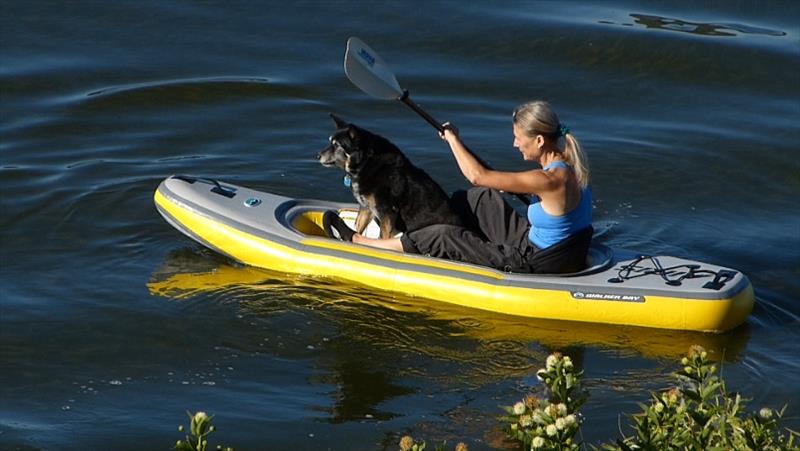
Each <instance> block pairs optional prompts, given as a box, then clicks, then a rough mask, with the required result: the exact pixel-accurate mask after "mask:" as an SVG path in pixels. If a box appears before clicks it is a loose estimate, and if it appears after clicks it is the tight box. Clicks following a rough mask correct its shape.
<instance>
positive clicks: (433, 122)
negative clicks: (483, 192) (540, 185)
mask: <svg viewBox="0 0 800 451" xmlns="http://www.w3.org/2000/svg"><path fill="white" fill-rule="evenodd" d="M397 100H399V101H401V102H403V103H404V104H405V105H406V106H408V107H409V108H411V109H412V110H414V112H415V113H417V114H419V115H420V117H422V118H423V119H425V121H426V122H428V123H429V124H431V126H432V127H433V128H435V129H436V130H437V131H438V132H439V133H444V126H442V124H441V123H439V121H437V120H436V119H434V118H433V116H431V115H430V114H428V112H427V111H425V110H423V109H422V107H421V106H419V105H418V104H417V102H414V101H413V100H411V96H409V95H408V90H407V89H404V90H403V94H401V95H400V97H398V98H397ZM464 148H465V149H467V151H468V152H469V153H470V155H472V156H473V157H474V158H475V159H476V160H478V163H480V164H482V165H483V167H485V168H486V169H489V170H491V169H492V167H491V166H489V165H488V164H487V163H486V162H485V161H483V160H482V159H481V157H479V156H477V155H475V153H474V152H473V151H471V150H469V148H467V146H464ZM513 194H514V196H516V197H517V199H519V201H520V202H522V203H523V205H530V203H531V200H530V199H529V198H528V196H525V195H524V194H517V193H513Z"/></svg>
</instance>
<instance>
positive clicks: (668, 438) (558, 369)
mask: <svg viewBox="0 0 800 451" xmlns="http://www.w3.org/2000/svg"><path fill="white" fill-rule="evenodd" d="M681 365H682V368H681V369H679V370H678V371H677V372H676V373H675V378H676V381H677V385H676V386H675V387H673V388H671V389H669V390H667V391H665V392H663V393H660V394H656V393H651V399H650V403H649V404H640V407H641V409H642V411H641V412H640V413H636V414H633V415H631V416H630V419H631V424H630V429H632V434H631V435H630V436H622V437H621V438H619V439H617V440H616V441H615V442H614V443H608V444H603V445H601V449H603V450H606V451H637V450H759V451H760V450H767V451H772V450H800V446H798V444H796V443H800V434H799V433H797V432H795V431H792V430H790V429H788V428H782V427H781V426H780V422H781V420H782V418H783V414H784V411H785V410H786V407H784V408H783V409H781V410H773V409H770V408H767V407H764V408H762V409H761V410H760V411H758V412H757V413H756V412H751V413H747V412H745V400H744V399H743V398H742V396H741V395H740V394H739V393H730V392H728V390H727V389H726V387H725V381H723V380H722V379H721V378H720V377H719V376H718V375H717V367H716V365H715V364H714V363H713V362H711V361H710V360H709V358H708V353H707V352H706V351H705V350H704V349H703V348H702V347H700V346H692V347H691V348H690V350H689V354H688V355H687V357H684V358H683V359H681ZM582 375H583V372H582V371H578V370H577V369H576V368H575V366H574V365H573V363H572V360H571V359H570V357H569V356H563V355H561V354H560V353H555V354H552V355H550V356H548V357H547V361H546V362H545V368H542V369H540V370H539V371H537V373H536V376H537V377H538V379H539V380H540V381H541V382H542V383H543V385H544V387H545V388H546V390H547V396H546V397H544V398H539V397H536V396H534V395H528V396H526V397H525V399H523V400H522V401H519V402H517V403H516V404H514V405H513V406H510V407H505V408H504V409H505V412H506V414H505V415H503V416H502V417H501V421H502V422H503V423H504V424H505V426H506V428H505V431H506V434H507V437H508V438H509V439H510V440H511V441H512V442H517V443H519V444H520V445H522V449H523V450H525V451H528V450H533V451H539V450H548V451H549V450H570V451H577V450H579V449H581V448H582V444H581V443H580V442H579V441H576V438H575V437H576V435H578V434H579V432H580V426H581V424H582V423H583V421H584V418H583V416H582V415H581V414H580V412H579V410H580V407H581V406H582V405H583V404H584V403H585V402H586V398H587V394H586V392H585V391H583V390H582V389H581V377H582ZM189 418H190V419H191V421H190V425H189V433H188V435H186V438H185V440H178V442H177V443H176V445H175V449H177V450H179V451H206V449H207V446H208V436H209V435H210V434H211V433H213V432H214V430H215V428H214V426H213V425H212V424H211V420H212V417H210V416H208V415H207V414H206V413H204V412H197V413H196V414H194V415H192V414H189ZM178 430H179V431H181V432H183V431H184V428H183V426H180V427H179V428H178ZM399 447H400V450H401V451H425V449H426V444H425V442H424V441H417V440H415V439H414V438H412V437H411V436H408V435H406V436H404V437H403V438H402V439H401V440H400V443H399ZM584 448H585V447H584ZM216 449H217V450H222V451H233V448H229V447H223V446H222V445H217V447H216ZM445 449H446V443H442V444H440V445H436V446H435V448H434V450H435V451H444V450H445ZM455 450H456V451H467V445H466V444H464V443H458V444H457V445H456V447H455Z"/></svg>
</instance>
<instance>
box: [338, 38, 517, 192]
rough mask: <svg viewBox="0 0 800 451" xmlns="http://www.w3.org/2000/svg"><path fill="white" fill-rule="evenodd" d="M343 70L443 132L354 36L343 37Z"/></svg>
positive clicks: (368, 89) (373, 92) (360, 86)
mask: <svg viewBox="0 0 800 451" xmlns="http://www.w3.org/2000/svg"><path fill="white" fill-rule="evenodd" d="M344 73H345V75H347V78H348V79H350V81H351V82H352V83H353V84H354V85H356V87H358V89H360V90H362V91H364V92H365V93H367V94H369V95H371V96H373V97H377V98H379V99H385V100H399V101H401V102H403V103H404V104H405V105H406V106H408V107H409V108H411V109H412V110H414V112H415V113H417V114H419V115H420V116H421V117H422V118H423V119H425V120H426V121H427V122H428V123H429V124H431V126H433V128H435V129H436V130H437V131H438V132H439V133H442V132H444V127H443V126H442V124H441V123H439V121H437V120H436V119H434V118H433V117H432V116H431V115H430V114H428V113H427V112H426V111H425V110H423V109H422V107H420V106H419V105H417V104H416V102H414V101H413V100H411V97H410V96H409V95H408V90H405V89H402V88H401V87H400V84H399V83H398V82H397V78H395V76H394V74H393V73H392V71H391V70H389V66H388V65H387V64H386V63H385V62H384V61H383V58H381V57H380V55H378V54H377V53H376V52H375V51H374V50H372V49H371V48H370V47H369V46H368V45H367V44H365V43H364V42H363V41H362V40H361V39H358V38H357V37H355V36H353V37H351V38H350V39H348V40H347V49H346V50H345V52H344ZM472 155H473V156H474V157H475V158H476V159H477V160H478V161H479V162H480V163H481V164H482V165H484V166H485V167H486V168H488V169H491V167H490V166H489V165H487V164H486V163H485V162H484V161H483V160H481V159H480V158H479V157H478V156H477V155H475V154H474V153H473V154H472ZM515 195H516V196H517V198H518V199H519V200H520V201H522V203H523V204H525V205H528V204H530V199H528V197H527V196H525V195H522V194H515Z"/></svg>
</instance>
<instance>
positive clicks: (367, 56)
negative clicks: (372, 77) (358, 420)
mask: <svg viewBox="0 0 800 451" xmlns="http://www.w3.org/2000/svg"><path fill="white" fill-rule="evenodd" d="M358 56H360V57H361V59H362V60H364V62H365V63H367V65H368V66H369V67H372V66H374V65H375V57H374V56H372V55H370V54H369V52H368V51H366V50H364V49H359V50H358Z"/></svg>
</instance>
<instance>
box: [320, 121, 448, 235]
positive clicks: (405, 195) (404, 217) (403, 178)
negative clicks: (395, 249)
mask: <svg viewBox="0 0 800 451" xmlns="http://www.w3.org/2000/svg"><path fill="white" fill-rule="evenodd" d="M331 117H332V118H333V120H334V122H336V128H337V130H336V132H335V133H334V134H333V135H332V136H331V137H330V145H329V146H328V147H326V148H325V149H324V150H323V151H322V152H320V153H319V155H317V158H318V159H319V162H320V163H321V164H322V165H324V166H337V167H339V168H341V169H344V171H345V173H347V175H348V176H349V177H350V182H351V185H350V187H351V189H352V191H353V196H354V197H355V198H356V201H358V204H359V206H360V208H359V211H358V216H357V217H356V232H358V233H363V231H364V229H366V227H367V225H368V224H369V222H370V221H371V220H372V219H373V218H376V219H377V220H378V224H379V225H380V231H381V233H380V236H381V238H390V237H392V236H395V235H396V234H397V233H398V232H409V231H412V230H418V229H421V228H423V227H426V226H429V225H433V224H450V225H459V226H460V225H462V220H461V218H460V217H459V216H458V215H457V214H456V213H455V212H453V210H452V209H451V207H450V202H449V198H448V197H447V194H446V193H445V192H444V190H443V189H442V187H441V186H439V185H438V184H437V183H436V182H435V181H434V180H433V179H432V178H431V177H430V176H429V175H428V174H427V173H426V172H425V171H423V170H422V169H420V168H418V167H416V166H414V165H413V164H411V161H410V160H409V159H408V158H407V157H406V156H405V155H403V153H402V152H401V151H400V149H398V148H397V146H395V145H394V144H392V143H391V142H389V140H387V139H386V138H383V137H382V136H379V135H376V134H374V133H371V132H369V131H367V130H364V129H363V128H360V127H357V126H355V125H353V124H350V123H347V122H345V121H343V120H342V119H340V118H339V117H337V116H336V115H334V114H331Z"/></svg>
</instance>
